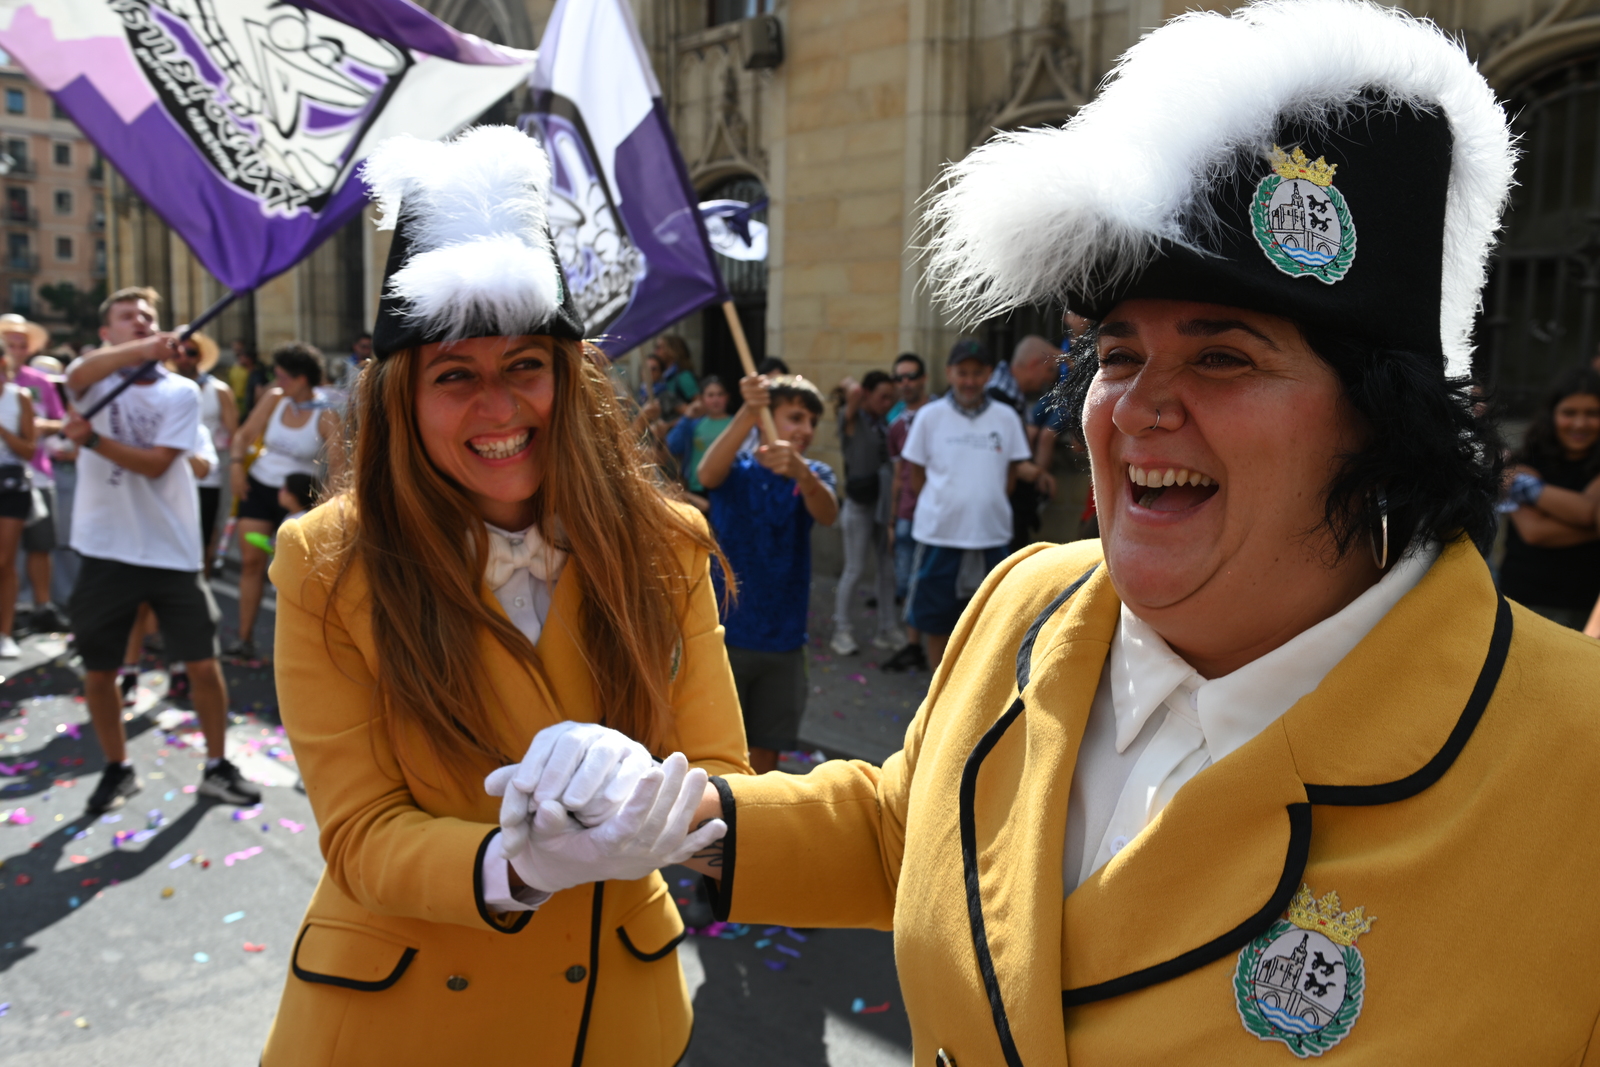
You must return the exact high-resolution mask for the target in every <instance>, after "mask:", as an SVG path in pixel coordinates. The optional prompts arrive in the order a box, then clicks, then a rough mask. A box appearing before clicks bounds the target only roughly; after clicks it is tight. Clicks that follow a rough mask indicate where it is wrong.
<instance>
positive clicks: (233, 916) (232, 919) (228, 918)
mask: <svg viewBox="0 0 1600 1067" xmlns="http://www.w3.org/2000/svg"><path fill="white" fill-rule="evenodd" d="M242 918H244V912H242V911H233V912H229V913H228V914H227V915H224V916H223V917H222V921H223V922H225V923H236V922H238V921H239V920H240V919H242Z"/></svg>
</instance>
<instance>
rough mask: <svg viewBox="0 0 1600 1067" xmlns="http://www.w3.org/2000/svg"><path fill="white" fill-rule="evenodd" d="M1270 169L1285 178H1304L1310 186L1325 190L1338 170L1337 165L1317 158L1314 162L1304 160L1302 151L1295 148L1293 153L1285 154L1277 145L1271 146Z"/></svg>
mask: <svg viewBox="0 0 1600 1067" xmlns="http://www.w3.org/2000/svg"><path fill="white" fill-rule="evenodd" d="M1272 169H1273V170H1275V171H1277V172H1278V173H1279V174H1280V175H1282V176H1283V177H1285V178H1304V179H1305V180H1306V181H1308V182H1310V183H1311V184H1312V185H1320V186H1323V187H1324V188H1326V187H1327V186H1330V185H1332V184H1333V172H1334V171H1336V170H1338V169H1339V164H1337V163H1329V162H1328V161H1327V160H1326V159H1324V158H1323V157H1321V156H1318V157H1317V159H1316V162H1315V163H1313V162H1312V161H1310V160H1308V159H1307V158H1306V153H1305V150H1304V149H1301V148H1296V149H1295V150H1294V151H1293V152H1285V151H1284V150H1283V149H1281V148H1279V147H1278V146H1277V145H1273V146H1272Z"/></svg>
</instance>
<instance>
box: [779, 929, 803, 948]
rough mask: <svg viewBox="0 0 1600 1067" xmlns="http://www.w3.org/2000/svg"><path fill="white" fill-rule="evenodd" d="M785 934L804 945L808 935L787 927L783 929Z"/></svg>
mask: <svg viewBox="0 0 1600 1067" xmlns="http://www.w3.org/2000/svg"><path fill="white" fill-rule="evenodd" d="M783 932H784V933H786V934H788V935H789V936H790V937H792V938H794V939H795V940H796V941H799V942H800V943H802V944H804V943H805V939H806V935H805V934H802V933H801V932H800V931H798V930H791V929H790V928H789V927H787V926H785V927H784V928H783Z"/></svg>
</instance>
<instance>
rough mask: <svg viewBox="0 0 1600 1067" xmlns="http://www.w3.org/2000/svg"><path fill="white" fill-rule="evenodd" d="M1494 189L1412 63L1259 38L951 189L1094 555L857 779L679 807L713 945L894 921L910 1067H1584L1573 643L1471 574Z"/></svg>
mask: <svg viewBox="0 0 1600 1067" xmlns="http://www.w3.org/2000/svg"><path fill="white" fill-rule="evenodd" d="M1514 161H1515V155H1514V150H1513V146H1512V138H1511V136H1510V130H1509V128H1508V123H1507V119H1506V116H1505V114H1504V112H1503V111H1502V109H1501V108H1500V106H1499V104H1498V103H1497V102H1496V99H1495V96H1494V93H1493V91H1492V90H1491V89H1490V87H1489V86H1488V85H1487V84H1486V83H1485V82H1484V80H1483V78H1482V76H1481V75H1479V74H1478V72H1477V70H1476V69H1475V68H1474V66H1473V64H1472V62H1471V60H1470V59H1469V58H1468V57H1467V56H1466V54H1465V53H1464V52H1463V50H1462V48H1461V46H1460V45H1459V44H1457V43H1456V42H1455V41H1453V40H1452V39H1450V38H1449V37H1447V36H1446V35H1445V34H1444V33H1442V32H1441V31H1440V30H1439V29H1438V28H1437V27H1435V26H1433V25H1432V24H1431V23H1427V22H1425V21H1422V20H1418V19H1415V18H1413V17H1412V16H1410V15H1408V14H1406V13H1405V12H1403V11H1400V10H1397V9H1387V8H1380V7H1376V6H1372V5H1368V4H1363V3H1355V2H1351V0H1269V2H1266V3H1259V4H1254V5H1250V6H1246V7H1243V8H1241V9H1240V10H1238V11H1236V12H1234V13H1233V14H1232V15H1222V14H1217V13H1211V12H1204V13H1194V14H1188V15H1184V16H1181V17H1179V18H1177V19H1175V20H1173V21H1171V22H1169V23H1167V24H1166V25H1164V26H1163V27H1161V28H1160V29H1157V30H1155V31H1154V32H1152V33H1150V34H1149V35H1147V36H1146V37H1145V38H1144V39H1143V40H1141V41H1140V43H1139V44H1137V45H1136V46H1134V48H1133V49H1132V50H1131V51H1130V52H1129V53H1128V54H1127V55H1126V56H1124V57H1123V59H1122V60H1121V62H1120V63H1119V64H1118V65H1117V67H1116V73H1115V75H1114V76H1113V77H1112V78H1111V79H1110V80H1109V81H1108V83H1107V84H1106V86H1105V88H1104V89H1103V91H1102V92H1101V94H1100V96H1099V97H1098V98H1097V99H1096V100H1095V101H1094V102H1093V103H1091V104H1090V105H1089V106H1087V107H1085V108H1083V109H1082V110H1081V111H1080V112H1079V113H1078V114H1077V115H1076V116H1075V117H1074V118H1073V120H1072V121H1071V122H1070V123H1068V124H1067V125H1066V126H1065V127H1064V128H1061V129H1048V130H1030V131H1023V132H1016V133H1008V134H1002V135H999V136H997V137H996V138H995V139H994V140H992V141H991V142H989V143H988V144H986V145H984V146H982V147H980V148H978V149H976V150H975V151H974V152H973V153H971V154H970V155H969V156H968V157H967V158H966V159H964V160H963V161H961V162H960V163H958V164H956V165H955V168H954V171H953V173H952V174H951V175H950V178H949V181H948V183H947V184H946V185H945V187H944V188H943V189H942V190H941V191H939V192H938V193H937V194H936V197H935V200H934V203H933V206H932V211H931V224H932V226H933V227H934V229H933V231H932V235H931V244H932V248H933V258H932V261H931V264H930V269H931V275H932V280H933V282H934V284H935V285H937V286H938V288H939V290H940V291H941V292H942V293H943V294H944V296H945V297H946V299H947V301H948V302H949V303H950V304H951V305H952V306H953V307H954V308H955V310H956V311H957V312H958V313H959V314H961V316H962V317H963V318H968V319H971V320H982V319H983V318H986V317H989V316H992V315H996V314H1000V313H1003V311H1004V310H1005V309H1009V308H1014V307H1016V306H1019V305H1023V304H1034V303H1043V302H1045V300H1047V299H1054V300H1058V301H1060V302H1061V303H1064V304H1065V305H1066V306H1068V307H1071V308H1073V309H1075V310H1078V311H1081V312H1082V313H1084V314H1085V315H1086V316H1087V317H1089V318H1090V319H1091V320H1093V321H1094V322H1095V327H1094V329H1092V330H1091V331H1090V334H1089V336H1088V337H1087V338H1086V339H1085V340H1084V341H1082V342H1080V343H1079V345H1078V346H1077V350H1076V351H1075V353H1074V360H1073V374H1072V377H1071V379H1070V381H1069V383H1068V386H1067V388H1066V390H1065V392H1066V402H1067V403H1066V408H1067V413H1068V419H1069V423H1070V428H1071V430H1072V431H1074V432H1081V434H1082V437H1083V440H1084V441H1085V443H1086V445H1087V449H1088V455H1089V460H1090V464H1091V469H1092V472H1093V478H1094V486H1095V499H1096V501H1097V504H1098V508H1099V515H1100V522H1101V539H1100V540H1099V541H1086V542H1077V543H1074V544H1068V545H1060V546H1030V548H1028V549H1026V550H1024V551H1023V552H1020V553H1018V554H1016V555H1015V556H1013V557H1012V558H1011V559H1010V560H1008V561H1007V562H1006V563H1005V564H1004V565H1002V566H1001V567H998V568H996V570H995V572H994V573H992V574H991V575H990V576H989V578H988V580H987V581H986V582H985V583H984V586H983V588H982V589H981V590H980V591H979V592H978V593H977V595H976V596H975V597H974V598H973V600H972V604H971V606H970V607H969V608H968V610H967V611H966V612H965V614H964V615H963V617H962V619H961V621H960V623H959V624H958V625H957V627H956V629H955V631H954V632H953V633H952V635H951V638H950V643H949V646H948V650H947V655H946V658H945V663H944V665H943V667H941V669H940V670H939V671H937V672H936V673H935V675H934V678H933V682H932V685H931V687H930V689H929V692H928V696H927V699H926V700H925V701H924V703H923V705H922V707H921V709H920V710H919V712H918V714H917V717H916V719H915V720H914V721H913V722H912V723H911V725H910V727H909V728H908V730H907V733H906V739H905V745H904V748H903V749H902V750H901V751H900V752H898V753H896V754H895V755H893V756H891V757H890V758H889V759H888V760H887V761H885V763H884V765H883V767H882V768H873V767H868V766H866V765H864V764H862V763H859V762H855V763H847V762H844V761H835V762H830V763H824V764H822V765H820V766H818V767H815V768H813V769H812V771H811V773H810V774H808V775H805V776H804V777H793V776H787V775H763V776H761V777H757V778H738V777H729V778H727V779H725V780H722V781H717V780H713V782H712V783H711V786H712V788H711V789H710V790H709V791H708V794H707V796H706V798H705V799H704V801H703V802H702V806H701V808H700V812H699V817H707V816H709V815H720V816H722V817H723V818H724V820H725V822H726V823H727V826H728V833H727V835H726V837H725V839H724V840H723V842H722V843H721V848H720V854H719V855H718V856H716V857H715V859H716V860H717V862H716V863H715V864H714V865H713V864H712V863H707V862H702V861H695V862H696V863H699V865H700V869H702V870H703V871H705V872H706V873H708V874H709V875H711V876H712V877H714V878H715V879H716V880H717V881H716V886H717V894H716V896H715V898H714V903H715V910H716V912H717V918H718V919H724V920H728V921H732V922H746V923H751V924H755V923H768V924H780V923H781V924H786V925H791V926H797V925H837V926H876V927H880V928H884V929H888V928H891V927H892V929H893V930H894V936H895V961H896V964H897V967H898V970H899V974H900V977H901V982H902V986H903V989H904V994H905V1006H906V1012H907V1015H908V1016H909V1019H910V1023H911V1030H912V1040H913V1046H914V1048H913V1060H914V1062H917V1063H923V1064H939V1065H941V1067H950V1065H952V1064H959V1065H961V1067H975V1065H979V1064H983V1065H990V1064H1006V1065H1009V1067H1018V1065H1021V1064H1027V1065H1029V1067H1068V1065H1069V1064H1070V1065H1071V1067H1099V1065H1108V1064H1164V1065H1174V1064H1183V1065H1186V1064H1207V1065H1209V1064H1218V1065H1221V1064H1227V1065H1235V1064H1240V1065H1247V1067H1248V1065H1254V1064H1261V1065H1267V1067H1271V1065H1274V1064H1276V1065H1283V1064H1289V1063H1294V1062H1297V1061H1300V1060H1304V1059H1306V1058H1308V1057H1314V1056H1325V1057H1326V1059H1327V1061H1328V1062H1332V1063H1360V1064H1459V1063H1474V1064H1477V1063H1483V1064H1507V1063H1550V1064H1556V1063H1563V1064H1574V1065H1577V1064H1590V1065H1593V1064H1600V1040H1597V1037H1600V1035H1597V1032H1596V1019H1597V1018H1600V971H1596V969H1595V968H1594V967H1593V966H1592V965H1591V961H1590V957H1591V956H1592V947H1593V946H1594V945H1595V944H1596V943H1600V914H1596V913H1595V911H1594V910H1593V909H1590V908H1587V907H1584V906H1583V905H1582V902H1583V901H1585V900H1587V899H1588V897H1589V893H1590V888H1591V887H1592V886H1593V885H1594V884H1595V882H1596V881H1597V880H1600V794H1597V793H1596V790H1595V788H1594V782H1595V781H1596V779H1597V778H1600V716H1597V715H1596V713H1595V709H1596V698H1595V694H1596V693H1597V692H1600V646H1596V645H1595V644H1594V642H1592V641H1589V640H1587V639H1585V638H1583V637H1581V636H1579V635H1575V634H1573V633H1571V632H1570V631H1567V630H1564V629H1563V628H1561V627H1559V626H1557V625H1556V624H1554V623H1551V622H1549V621H1548V620H1545V619H1542V618H1540V617H1539V616H1537V615H1535V614H1534V613H1533V612H1531V611H1528V610H1526V609H1524V608H1522V607H1520V606H1518V605H1514V604H1511V603H1509V602H1507V601H1506V600H1505V599H1503V598H1502V597H1501V596H1500V595H1499V594H1498V593H1497V591H1496V589H1495V586H1494V582H1493V579H1492V577H1491V575H1490V573H1489V569H1488V567H1487V565H1486V564H1485V562H1484V560H1483V557H1482V555H1480V553H1479V545H1481V544H1483V543H1484V542H1485V541H1487V540H1488V539H1489V538H1491V537H1492V536H1493V533H1494V529H1495V502H1496V497H1497V495H1498V490H1499V473H1500V472H1499V467H1500V449H1499V447H1498V443H1497V441H1496V439H1495V435H1494V431H1493V427H1492V426H1491V425H1489V424H1487V423H1486V422H1484V421H1483V419H1482V416H1481V415H1480V414H1478V413H1477V412H1475V411H1474V409H1473V404H1472V397H1471V393H1470V386H1471V380H1470V377H1469V374H1468V372H1469V371H1470V367H1471V353H1472V348H1471V332H1472V329H1473V319H1474V315H1475V312H1476V311H1477V309H1478V306H1479V305H1478V298H1479V292H1480V289H1481V287H1482V285H1483V279H1484V274H1485V266H1486V264H1487V261H1488V255H1489V251H1490V248H1491V245H1492V242H1493V239H1494V235H1495V232H1496V230H1497V229H1498V226H1499V221H1500V214H1501V211H1502V210H1503V208H1504V206H1505V203H1506V199H1507V194H1508V192H1509V189H1510V186H1511V179H1512V173H1513V164H1514ZM1358 235H1359V239H1358ZM921 423H922V419H921V417H919V419H918V425H919V426H920V425H921ZM919 510H920V509H919ZM549 777H550V779H551V780H549V781H541V782H540V783H539V788H541V789H550V788H552V787H555V786H556V785H558V784H559V777H560V776H559V775H551V776H549ZM701 995H702V996H704V995H705V994H704V993H702V994H701Z"/></svg>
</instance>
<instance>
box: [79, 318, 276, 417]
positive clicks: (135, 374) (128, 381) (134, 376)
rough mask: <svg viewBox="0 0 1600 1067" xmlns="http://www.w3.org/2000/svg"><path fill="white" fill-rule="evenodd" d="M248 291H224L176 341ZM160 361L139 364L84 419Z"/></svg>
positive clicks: (186, 338)
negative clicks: (219, 298)
mask: <svg viewBox="0 0 1600 1067" xmlns="http://www.w3.org/2000/svg"><path fill="white" fill-rule="evenodd" d="M248 291H249V290H236V291H230V292H227V293H224V294H223V295H222V299H221V300H218V301H217V302H216V303H215V304H212V305H211V306H210V307H208V308H206V309H205V310H204V311H202V312H201V313H200V317H199V318H197V319H195V320H194V321H193V322H191V323H189V324H188V325H187V326H185V327H184V328H183V329H182V330H179V331H178V343H179V344H180V345H181V344H183V342H185V341H187V340H188V339H189V338H191V337H193V336H194V335H195V334H196V333H197V332H198V331H199V329H200V327H202V326H204V325H205V324H206V323H208V322H210V321H211V320H212V319H214V318H216V317H217V316H218V315H220V314H222V312H223V309H225V308H226V307H227V306H228V305H229V304H231V303H233V302H234V301H235V300H237V299H239V298H240V297H241V296H243V295H244V294H245V293H246V292H248ZM160 362H161V361H160V360H159V359H152V360H148V361H146V362H145V363H142V364H140V366H139V369H138V370H136V371H134V372H133V373H132V374H130V375H128V377H126V378H124V379H123V380H122V382H121V383H120V384H119V385H118V386H117V387H116V388H115V389H113V390H111V392H109V393H107V394H106V395H105V396H103V397H101V398H100V401H99V402H98V403H97V404H95V406H94V407H92V408H90V409H89V410H88V411H85V412H84V413H83V417H84V418H85V419H92V418H94V417H95V416H96V415H98V414H100V410H101V409H102V408H104V407H105V406H106V405H107V404H109V403H111V402H112V401H113V400H115V399H116V398H117V397H119V396H121V395H122V391H123V390H124V389H126V388H128V386H130V385H132V384H133V383H134V382H136V381H138V380H139V379H140V378H142V377H143V376H144V375H146V374H148V373H149V372H150V369H151V368H152V367H154V366H155V365H156V364H157V363H160Z"/></svg>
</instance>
